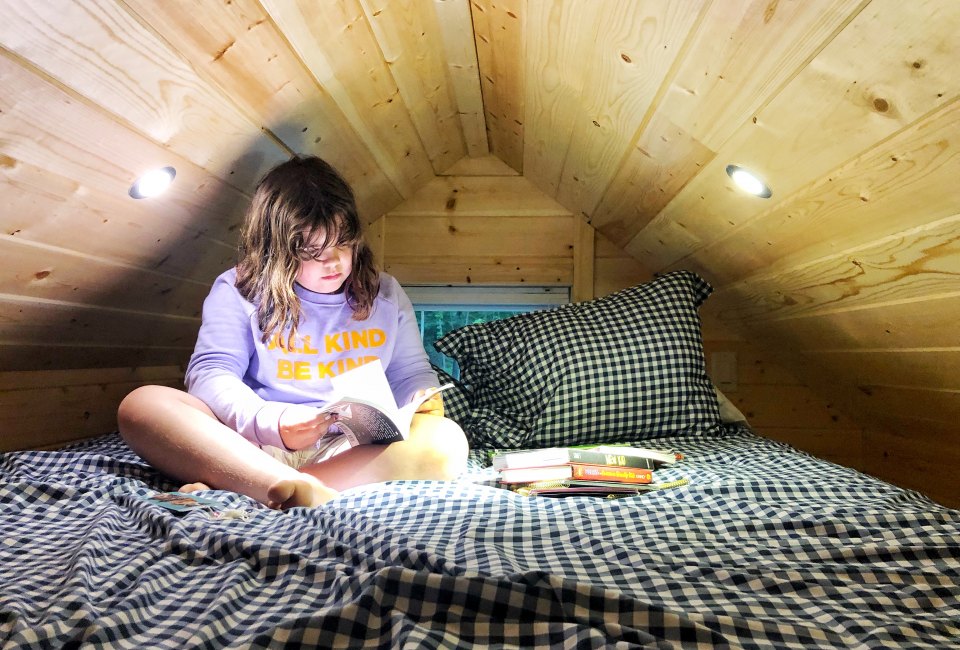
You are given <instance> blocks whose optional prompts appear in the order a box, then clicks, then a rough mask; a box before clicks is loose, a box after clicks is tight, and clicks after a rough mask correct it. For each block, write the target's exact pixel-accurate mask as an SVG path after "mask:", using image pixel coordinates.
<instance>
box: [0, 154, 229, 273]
mask: <svg viewBox="0 0 960 650" xmlns="http://www.w3.org/2000/svg"><path fill="white" fill-rule="evenodd" d="M2 150H3V147H2V145H0V151H2ZM2 157H3V154H0V167H2V168H3V173H2V174H0V194H2V196H3V201H4V205H5V206H6V210H5V212H4V214H3V218H2V220H0V222H2V231H0V233H2V234H3V235H8V236H10V237H16V238H17V239H23V240H26V241H31V242H37V243H41V244H46V245H49V246H54V247H59V248H64V249H68V250H72V251H82V252H83V253H84V254H85V255H89V256H93V257H99V258H105V259H107V260H110V261H113V262H120V263H122V264H127V265H132V266H134V267H140V268H144V269H150V270H154V271H156V270H160V271H162V272H163V273H165V274H167V275H170V276H176V277H179V278H185V279H187V280H199V281H201V282H206V283H209V282H210V280H212V279H213V278H214V277H216V276H217V275H218V274H219V273H220V272H221V271H223V269H225V268H227V267H229V266H231V265H232V264H233V263H234V262H235V261H236V254H237V247H236V245H235V244H227V243H225V242H222V241H220V240H218V239H214V238H212V237H209V236H208V235H206V234H204V233H205V228H204V225H203V223H202V222H200V223H191V222H183V221H177V220H175V219H171V218H169V216H168V215H167V214H165V209H164V208H165V207H166V206H165V204H164V202H163V201H134V200H132V199H131V198H130V197H129V196H127V195H123V196H114V195H110V194H106V193H104V192H100V191H98V190H95V189H92V188H90V187H86V186H84V185H82V184H80V183H79V182H77V181H75V180H72V179H70V178H65V177H63V176H60V175H58V174H56V173H53V172H51V171H49V170H45V169H41V168H39V167H35V166H33V165H30V164H28V163H26V162H24V161H22V160H14V159H13V158H6V159H2Z"/></svg>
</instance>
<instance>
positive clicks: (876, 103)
mask: <svg viewBox="0 0 960 650" xmlns="http://www.w3.org/2000/svg"><path fill="white" fill-rule="evenodd" d="M873 107H874V108H875V109H877V111H879V112H880V113H886V112H887V111H888V110H890V103H889V102H888V101H887V100H885V99H884V98H883V97H877V98H876V99H875V100H873Z"/></svg>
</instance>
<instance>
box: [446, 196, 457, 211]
mask: <svg viewBox="0 0 960 650" xmlns="http://www.w3.org/2000/svg"><path fill="white" fill-rule="evenodd" d="M446 207H447V210H453V209H454V208H456V207H457V197H455V196H451V197H450V198H449V199H447V205H446Z"/></svg>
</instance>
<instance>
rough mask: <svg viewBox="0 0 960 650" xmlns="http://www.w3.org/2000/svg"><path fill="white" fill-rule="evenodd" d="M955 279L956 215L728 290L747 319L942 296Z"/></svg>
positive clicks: (959, 235) (959, 231)
mask: <svg viewBox="0 0 960 650" xmlns="http://www.w3.org/2000/svg"><path fill="white" fill-rule="evenodd" d="M958 158H960V157H958ZM958 280H960V215H955V216H953V217H949V218H947V219H942V220H940V221H937V222H934V223H932V224H928V225H924V226H919V227H915V228H911V229H909V230H906V231H903V232H900V233H895V234H892V235H890V236H887V237H884V238H882V239H880V240H878V241H875V242H871V243H869V244H867V245H864V246H859V247H857V248H853V249H849V250H846V251H843V252H841V253H838V254H836V255H832V256H829V257H826V258H821V259H817V260H815V261H813V262H810V263H808V264H804V265H802V266H799V267H796V268H793V269H790V270H788V271H781V272H774V273H764V274H762V275H761V276H759V277H751V278H749V279H748V280H745V281H744V282H742V283H739V284H737V285H734V286H732V287H731V288H730V290H731V291H732V292H733V293H734V294H735V295H736V296H737V307H736V313H735V317H736V318H739V319H741V320H745V321H750V320H755V319H767V318H781V317H786V316H812V315H816V314H820V313H828V312H830V311H834V310H837V309H850V308H853V307H865V306H875V305H879V304H883V303H885V302H890V301H903V300H909V299H916V298H923V297H926V296H931V295H942V294H946V293H950V292H951V291H955V290H956V288H957V287H958V286H960V282H958ZM730 316H734V314H730ZM958 339H960V336H958Z"/></svg>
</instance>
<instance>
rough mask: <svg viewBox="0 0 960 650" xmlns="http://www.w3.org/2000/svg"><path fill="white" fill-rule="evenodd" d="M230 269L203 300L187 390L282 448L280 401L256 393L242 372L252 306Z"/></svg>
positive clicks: (256, 439) (246, 431)
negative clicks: (242, 294) (234, 279)
mask: <svg viewBox="0 0 960 650" xmlns="http://www.w3.org/2000/svg"><path fill="white" fill-rule="evenodd" d="M233 277H234V275H233V273H225V274H223V275H221V276H220V277H219V278H217V280H216V282H214V284H213V287H212V288H211V289H210V293H209V295H208V296H207V298H206V300H204V302H203V319H202V322H201V325H200V333H199V334H198V335H197V344H196V347H195V348H194V352H193V356H192V357H190V363H189V364H188V365H187V372H186V380H185V381H186V385H187V392H189V393H190V394H191V395H194V396H195V397H198V398H200V399H201V400H203V401H204V402H205V403H206V404H207V406H209V407H210V410H211V411H213V413H214V415H216V416H217V418H218V419H219V420H220V421H221V422H223V423H224V424H226V425H227V426H228V427H230V428H231V429H233V430H234V431H236V432H237V433H239V434H240V435H242V436H243V437H244V438H246V439H247V440H249V441H251V442H253V443H254V444H258V445H272V446H275V447H279V448H281V449H283V448H284V444H283V440H282V439H281V438H280V431H279V429H280V415H281V413H283V410H284V409H285V408H286V406H287V405H286V404H285V403H282V402H271V401H268V400H265V399H263V398H261V397H260V396H259V395H257V394H256V393H255V392H254V391H253V390H252V389H251V388H250V387H249V386H248V385H247V384H246V383H244V381H243V377H244V375H245V374H246V372H247V368H248V367H249V365H250V359H251V358H252V357H253V355H254V354H255V353H256V346H255V342H254V336H255V331H257V332H258V331H259V329H256V328H255V327H254V325H253V323H252V319H253V318H254V316H253V306H252V305H251V304H250V303H249V302H248V301H246V300H244V298H243V297H242V296H241V295H240V293H239V292H238V291H237V290H236V288H235V287H234V286H233Z"/></svg>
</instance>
